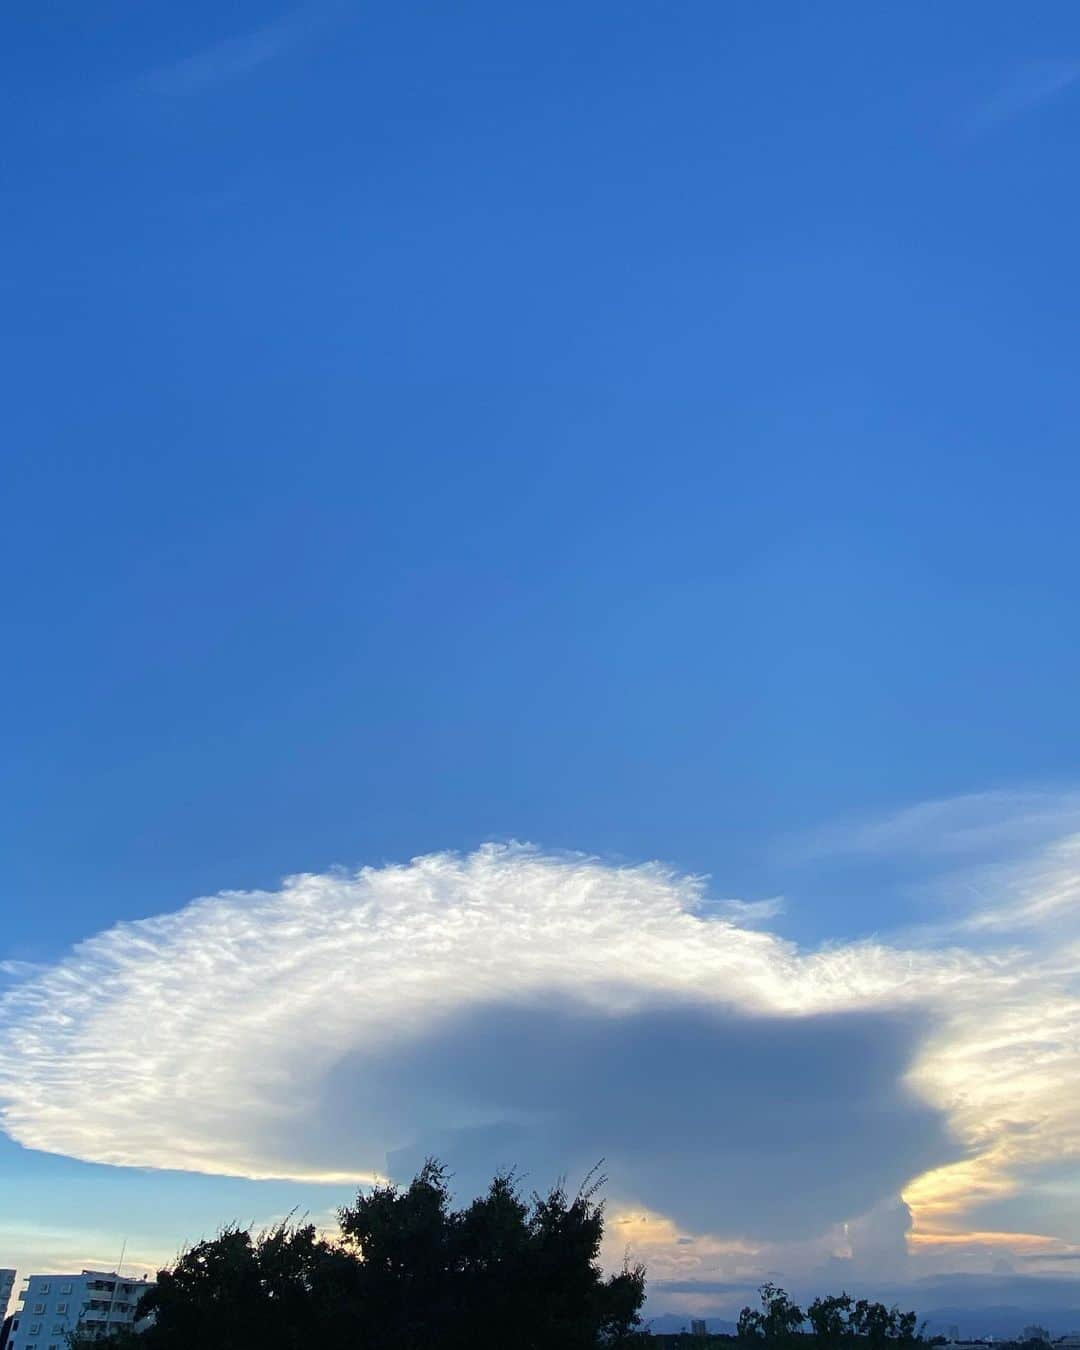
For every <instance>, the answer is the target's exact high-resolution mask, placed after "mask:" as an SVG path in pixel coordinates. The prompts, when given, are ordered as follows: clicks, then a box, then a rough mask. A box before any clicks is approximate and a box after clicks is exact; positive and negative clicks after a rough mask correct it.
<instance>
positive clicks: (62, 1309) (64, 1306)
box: [56, 1303, 68, 1313]
mask: <svg viewBox="0 0 1080 1350" xmlns="http://www.w3.org/2000/svg"><path fill="white" fill-rule="evenodd" d="M67 1309H68V1305H67V1304H66V1303H58V1304H57V1305H56V1311H57V1312H58V1313H66V1312H67Z"/></svg>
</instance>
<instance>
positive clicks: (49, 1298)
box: [7, 1270, 153, 1350]
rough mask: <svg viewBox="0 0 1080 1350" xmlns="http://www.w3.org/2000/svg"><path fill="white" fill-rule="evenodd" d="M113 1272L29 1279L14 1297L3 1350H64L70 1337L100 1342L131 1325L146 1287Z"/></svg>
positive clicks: (34, 1276) (142, 1281) (138, 1281)
mask: <svg viewBox="0 0 1080 1350" xmlns="http://www.w3.org/2000/svg"><path fill="white" fill-rule="evenodd" d="M152 1283H153V1281H151V1280H136V1279H132V1278H130V1277H128V1276H126V1275H125V1276H120V1275H117V1274H116V1272H115V1271H105V1270H84V1271H83V1272H82V1273H81V1274H80V1275H31V1276H29V1278H28V1279H27V1282H26V1286H25V1288H24V1289H23V1290H22V1292H21V1293H20V1294H19V1299H20V1300H21V1306H20V1307H19V1308H17V1309H16V1311H15V1316H14V1318H13V1320H12V1323H11V1335H10V1336H9V1337H8V1343H7V1350H67V1344H68V1341H67V1338H68V1335H69V1333H71V1332H73V1331H81V1332H84V1333H87V1332H88V1333H89V1334H90V1335H92V1336H103V1335H105V1334H106V1333H107V1332H113V1331H118V1330H119V1329H120V1328H121V1327H130V1326H134V1324H135V1308H136V1306H137V1304H138V1302H139V1299H140V1298H141V1297H142V1296H143V1294H144V1293H145V1292H146V1290H147V1289H149V1288H150V1287H151V1285H152Z"/></svg>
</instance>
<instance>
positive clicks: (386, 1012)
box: [0, 844, 1080, 1237]
mask: <svg viewBox="0 0 1080 1350" xmlns="http://www.w3.org/2000/svg"><path fill="white" fill-rule="evenodd" d="M1074 852H1075V851H1074V850H1071V849H1070V847H1069V846H1068V845H1063V844H1058V845H1056V846H1055V848H1054V849H1053V850H1051V851H1050V852H1049V853H1048V854H1046V855H1045V857H1044V859H1043V861H1041V862H1040V863H1039V865H1038V867H1036V868H1035V870H1034V871H1033V872H1032V873H1031V876H1033V877H1037V878H1038V877H1041V878H1042V883H1041V884H1045V885H1046V886H1047V887H1049V888H1050V890H1051V891H1052V894H1053V901H1052V903H1050V904H1049V905H1048V907H1047V906H1042V907H1040V904H1039V900H1038V896H1037V895H1036V896H1034V897H1033V895H1032V892H1031V886H1030V885H1028V886H1027V888H1026V889H1025V888H1024V887H1023V886H1020V885H1019V883H1018V882H1017V881H1016V879H1015V878H1013V879H1012V880H1011V882H1010V886H1011V890H1010V892H1009V897H1008V898H1007V901H1006V903H1005V904H1004V905H1003V912H1004V911H1005V910H1007V911H1008V912H1009V916H1010V919H1009V921H1010V924H1011V928H1010V932H1009V936H1008V943H1009V945H1007V946H997V945H994V946H990V947H988V946H987V943H986V940H985V935H984V934H983V935H981V936H980V938H979V945H978V947H975V946H974V945H970V944H966V943H965V944H962V943H961V942H960V941H958V940H956V939H954V940H953V941H952V942H951V945H949V946H948V947H946V948H940V947H937V948H935V947H931V946H922V947H920V946H917V945H908V946H907V947H904V946H900V945H890V944H889V943H886V942H883V941H867V942H858V943H850V944H844V945H831V946H825V947H822V948H821V949H819V950H816V951H810V952H802V951H800V950H798V949H797V948H796V947H795V946H793V945H792V944H790V943H788V942H786V941H784V940H782V939H780V938H779V937H777V936H775V935H773V934H770V933H768V932H762V931H757V930H752V929H749V928H746V927H741V926H739V924H738V923H737V922H735V921H733V919H732V917H731V915H732V913H737V912H738V911H732V910H731V909H730V908H729V909H728V910H723V909H720V910H717V909H715V908H714V907H712V906H710V905H708V904H706V903H704V902H703V896H704V891H703V887H702V884H701V883H700V882H699V881H698V880H696V879H694V878H687V877H684V876H680V875H677V874H675V873H673V872H671V871H669V870H666V869H663V868H661V867H659V866H656V865H648V866H640V867H617V866H612V865H609V864H607V863H604V862H601V861H598V860H595V859H590V858H584V857H578V856H550V855H545V854H542V853H539V852H537V851H534V850H531V849H528V848H521V847H494V846H492V847H486V848H483V849H480V850H479V851H478V852H476V853H474V854H472V855H469V856H457V855H451V854H436V855H432V856H429V857H424V858H419V859H416V860H414V861H413V862H411V863H409V864H408V865H404V866H390V867H383V868H367V869H364V870H362V871H360V872H358V873H355V874H346V873H340V874H339V873H332V874H326V875H305V876H298V877H294V878H291V879H289V880H288V881H287V882H286V883H285V884H284V885H283V886H282V888H281V890H279V891H275V892H251V893H238V892H226V893H223V894H220V895H218V896H214V897H212V898H208V899H202V900H199V901H196V902H194V903H193V904H191V905H189V906H187V907H186V908H185V909H183V910H181V911H179V912H178V913H176V914H171V915H166V916H162V917H158V918H153V919H148V920H144V921H140V922H137V923H131V924H123V925H119V926H117V927H115V928H113V929H110V930H109V931H107V932H105V933H103V934H101V935H100V936H98V937H96V938H94V939H92V940H90V941H88V942H85V943H83V944H81V945H80V946H79V947H77V948H76V949H75V950H74V951H73V952H72V954H71V955H70V957H69V958H68V959H66V960H64V961H63V962H61V963H60V964H59V965H57V966H56V967H54V968H51V969H49V970H46V971H44V972H42V973H38V974H34V975H31V976H29V977H28V978H27V979H26V980H25V981H24V982H23V983H22V984H20V985H18V986H17V987H16V988H14V989H13V990H11V991H10V992H9V993H8V994H7V995H6V996H5V997H4V999H3V1000H2V1002H0V1101H2V1122H3V1126H4V1128H5V1129H6V1130H7V1132H8V1133H9V1134H11V1135H12V1136H13V1137H14V1138H15V1139H17V1140H18V1141H20V1142H21V1143H23V1144H25V1145H27V1146H29V1147H32V1148H37V1149H44V1150H49V1151H53V1152H58V1153H64V1154H68V1155H71V1156H74V1157H77V1158H83V1159H88V1160H92V1161H96V1162H105V1163H114V1164H126V1165H138V1166H149V1167H160V1168H181V1169H191V1170H198V1171H203V1172H209V1173H227V1174H237V1175H244V1176H254V1177H294V1178H305V1179H318V1180H330V1179H364V1178H367V1177H370V1176H372V1175H375V1174H384V1173H385V1172H386V1170H387V1168H388V1166H389V1167H395V1166H400V1167H402V1168H404V1167H406V1166H407V1165H409V1164H411V1162H413V1161H415V1159H416V1158H417V1157H419V1156H420V1155H421V1154H422V1153H423V1152H424V1151H426V1150H428V1149H435V1150H437V1151H440V1152H443V1153H447V1154H449V1155H450V1160H451V1162H452V1163H454V1164H455V1165H458V1166H459V1167H460V1169H461V1170H462V1171H463V1173H464V1174H465V1175H466V1176H469V1175H470V1168H472V1167H473V1166H476V1167H477V1168H483V1167H484V1166H486V1165H487V1164H488V1163H489V1162H490V1163H492V1164H493V1165H494V1164H503V1163H514V1162H517V1163H519V1164H520V1165H522V1166H524V1167H527V1168H530V1169H531V1170H532V1171H533V1174H534V1175H536V1176H537V1177H538V1179H547V1178H546V1177H542V1176H541V1174H542V1171H543V1169H546V1168H549V1167H562V1166H568V1167H576V1166H577V1165H579V1163H582V1162H583V1161H591V1160H593V1159H595V1158H596V1157H598V1156H600V1155H601V1154H604V1155H606V1156H607V1157H608V1158H609V1169H610V1170H612V1176H613V1182H614V1183H615V1184H616V1185H617V1186H618V1188H619V1191H620V1193H621V1194H622V1195H624V1196H625V1197H627V1198H628V1199H635V1200H639V1201H641V1202H642V1203H643V1204H647V1205H649V1206H650V1207H651V1208H653V1209H659V1210H662V1211H664V1212H667V1213H670V1214H672V1215H674V1216H675V1217H676V1218H677V1219H680V1220H681V1221H682V1222H683V1223H688V1224H691V1225H693V1226H694V1228H695V1230H696V1231H707V1230H711V1231H713V1232H721V1231H728V1232H737V1231H751V1230H754V1231H757V1232H758V1233H759V1234H761V1235H763V1236H765V1237H784V1236H785V1235H788V1236H797V1235H798V1234H801V1233H805V1232H806V1231H807V1228H808V1224H810V1223H811V1222H812V1221H813V1218H814V1215H815V1213H816V1214H817V1217H818V1219H819V1220H820V1226H821V1227H822V1228H824V1227H825V1226H826V1225H827V1224H831V1223H835V1222H837V1221H839V1220H842V1219H844V1218H848V1217H850V1218H854V1217H855V1216H856V1215H858V1214H860V1213H863V1212H866V1211H868V1210H871V1209H872V1208H873V1207H874V1206H875V1205H880V1204H882V1203H888V1202H889V1198H890V1197H891V1196H895V1194H896V1192H897V1190H899V1189H901V1188H903V1189H904V1190H905V1193H906V1194H907V1196H908V1198H909V1199H910V1200H911V1203H912V1205H913V1208H914V1210H915V1214H916V1219H917V1221H921V1222H923V1224H924V1225H929V1226H930V1227H933V1226H934V1225H937V1226H938V1227H941V1226H948V1224H949V1223H950V1222H951V1221H952V1218H953V1217H954V1216H955V1215H956V1214H957V1212H958V1211H959V1210H960V1209H962V1208H963V1206H964V1205H970V1203H971V1202H972V1200H973V1199H975V1200H978V1199H981V1198H993V1197H1000V1196H1001V1195H1002V1194H1007V1193H1008V1192H1009V1190H1010V1188H1013V1187H1014V1186H1015V1184H1016V1180H1017V1178H1018V1177H1020V1176H1021V1175H1022V1174H1023V1171H1024V1169H1025V1168H1026V1167H1032V1166H1035V1165H1037V1164H1039V1163H1040V1162H1041V1161H1043V1160H1044V1159H1045V1158H1046V1157H1048V1156H1054V1155H1057V1156H1062V1155H1063V1154H1064V1156H1070V1155H1075V1154H1076V1153H1077V1152H1080V1109H1078V1108H1076V1107H1075V1106H1074V1105H1073V1102H1072V1098H1071V1094H1069V1093H1063V1092H1062V1091H1061V1086H1062V1082H1063V1081H1067V1080H1068V1079H1069V1078H1070V1077H1071V1076H1075V1074H1076V1072H1077V1070H1078V1069H1080V1002H1078V999H1077V995H1076V991H1075V972H1076V971H1077V969H1078V968H1080V960H1078V950H1077V945H1076V942H1075V939H1073V938H1072V937H1070V935H1069V934H1068V932H1063V931H1062V928H1061V921H1062V914H1063V910H1064V909H1067V908H1068V904H1069V901H1070V898H1071V892H1070V886H1069V881H1068V875H1067V874H1068V872H1069V868H1070V867H1071V865H1072V859H1073V857H1074ZM1040 868H1041V871H1040ZM1051 873H1052V874H1053V875H1052V876H1051V875H1050V874H1051ZM1020 893H1022V895H1023V902H1022V903H1019V902H1017V900H1016V896H1017V895H1018V894H1020ZM1044 912H1050V913H1052V914H1053V916H1054V921H1055V928H1054V942H1053V944H1052V945H1050V944H1047V943H1045V942H1044V941H1042V940H1041V938H1040V936H1039V934H1038V933H1037V932H1036V931H1035V930H1031V931H1021V932H1019V933H1018V932H1017V924H1018V923H1020V922H1021V921H1023V920H1025V916H1027V918H1028V919H1030V918H1031V917H1032V916H1035V918H1038V917H1039V916H1040V915H1042V914H1043V913H1044ZM983 919H984V920H985V919H986V916H985V915H984V916H983ZM795 1150H801V1153H802V1156H801V1158H800V1159H799V1161H798V1163H797V1164H793V1165H792V1166H786V1165H782V1166H777V1165H776V1164H777V1160H779V1159H782V1158H784V1157H790V1156H791V1155H792V1153H793V1151H795ZM455 1155H456V1157H455ZM388 1160H389V1161H388ZM815 1177H817V1178H818V1179H819V1180H820V1182H821V1185H820V1187H815V1186H807V1185H806V1183H807V1182H808V1181H810V1180H812V1179H813V1178H815ZM800 1179H801V1181H802V1189H803V1190H805V1191H806V1192H807V1198H806V1201H805V1204H803V1205H802V1206H800V1204H798V1203H792V1202H791V1201H790V1192H791V1190H792V1188H798V1187H799V1186H800ZM665 1197H666V1200H667V1203H665ZM710 1215H711V1216H712V1217H711V1218H710Z"/></svg>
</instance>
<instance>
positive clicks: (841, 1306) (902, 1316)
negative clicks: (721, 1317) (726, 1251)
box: [738, 1284, 921, 1350]
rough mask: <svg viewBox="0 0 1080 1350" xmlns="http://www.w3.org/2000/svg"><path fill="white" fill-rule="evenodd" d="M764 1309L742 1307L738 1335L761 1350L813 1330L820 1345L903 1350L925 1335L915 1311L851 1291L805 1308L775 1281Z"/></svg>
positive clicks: (764, 1291)
mask: <svg viewBox="0 0 1080 1350" xmlns="http://www.w3.org/2000/svg"><path fill="white" fill-rule="evenodd" d="M760 1295H761V1308H760V1309H755V1308H744V1309H743V1310H742V1312H741V1313H740V1314H739V1327H738V1335H739V1339H740V1340H742V1341H744V1342H746V1343H747V1344H750V1345H755V1346H757V1347H760V1348H761V1350H781V1348H782V1347H785V1346H786V1347H790V1346H791V1345H792V1344H793V1343H794V1342H795V1341H797V1340H802V1338H803V1337H804V1336H805V1335H806V1333H804V1332H803V1331H802V1327H803V1326H804V1325H805V1323H807V1322H808V1323H809V1324H810V1335H811V1336H812V1337H813V1340H814V1342H815V1344H816V1345H817V1346H819V1347H820V1350H864V1347H865V1350H879V1347H883V1346H888V1347H889V1350H900V1347H903V1346H914V1345H916V1344H917V1343H919V1342H920V1340H921V1337H920V1335H919V1333H918V1331H917V1329H916V1316H915V1314H914V1313H913V1312H904V1313H902V1312H901V1311H900V1310H899V1309H898V1308H896V1307H895V1306H894V1307H892V1308H887V1307H886V1306H885V1305H884V1304H883V1303H873V1302H871V1301H870V1300H868V1299H865V1298H861V1299H859V1300H858V1302H856V1301H855V1300H854V1299H852V1298H851V1296H850V1295H849V1294H847V1293H842V1294H832V1295H829V1296H827V1297H825V1298H816V1299H814V1301H813V1303H811V1304H810V1306H809V1308H807V1310H806V1312H805V1313H803V1311H802V1309H801V1308H799V1306H798V1305H797V1304H796V1303H793V1302H792V1300H791V1299H790V1298H789V1297H788V1296H787V1294H786V1293H785V1292H784V1290H783V1289H779V1288H777V1286H776V1285H774V1284H764V1285H762V1286H761V1290H760Z"/></svg>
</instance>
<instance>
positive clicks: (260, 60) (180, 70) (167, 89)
mask: <svg viewBox="0 0 1080 1350" xmlns="http://www.w3.org/2000/svg"><path fill="white" fill-rule="evenodd" d="M328 18H329V11H328V10H327V9H326V8H325V7H315V6H306V7H305V8H303V9H299V10H295V11H293V12H292V13H291V14H286V15H284V16H283V17H282V18H280V19H278V20H276V21H275V22H273V23H269V24H266V25H265V26H263V27H261V28H257V29H255V30H253V31H252V32H250V33H241V34H239V35H237V36H235V37H229V38H225V39H224V40H223V41H221V42H218V43H215V44H214V45H213V46H211V47H207V48H205V49H204V50H203V51H201V52H196V53H195V54H194V55H192V56H188V57H185V58H184V59H183V60H181V61H177V62H176V63H175V64H174V65H170V66H164V67H161V68H160V69H158V70H154V71H151V72H150V73H149V74H147V75H145V76H143V78H142V80H141V82H140V83H141V84H142V86H143V88H145V89H148V90H150V91H151V92H153V93H156V94H160V95H163V96H168V97H185V96H190V95H194V94H199V93H201V92H202V91H203V90H206V89H211V88H214V87H216V86H218V85H222V84H227V83H229V82H231V81H232V80H237V79H241V78H243V77H244V76H246V75H250V74H251V73H252V72H253V71H256V70H258V69H259V68H260V67H261V66H264V65H267V64H268V63H269V62H271V61H273V60H275V59H276V58H277V57H279V56H281V55H282V54H283V53H284V52H286V51H288V50H290V49H291V48H293V47H295V46H296V45H297V44H298V43H300V42H302V41H303V40H304V39H305V38H307V37H309V36H310V35H311V34H312V33H313V32H315V31H316V30H317V29H318V28H319V27H321V26H322V25H323V24H324V23H325V22H326V21H327V19H328Z"/></svg>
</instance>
